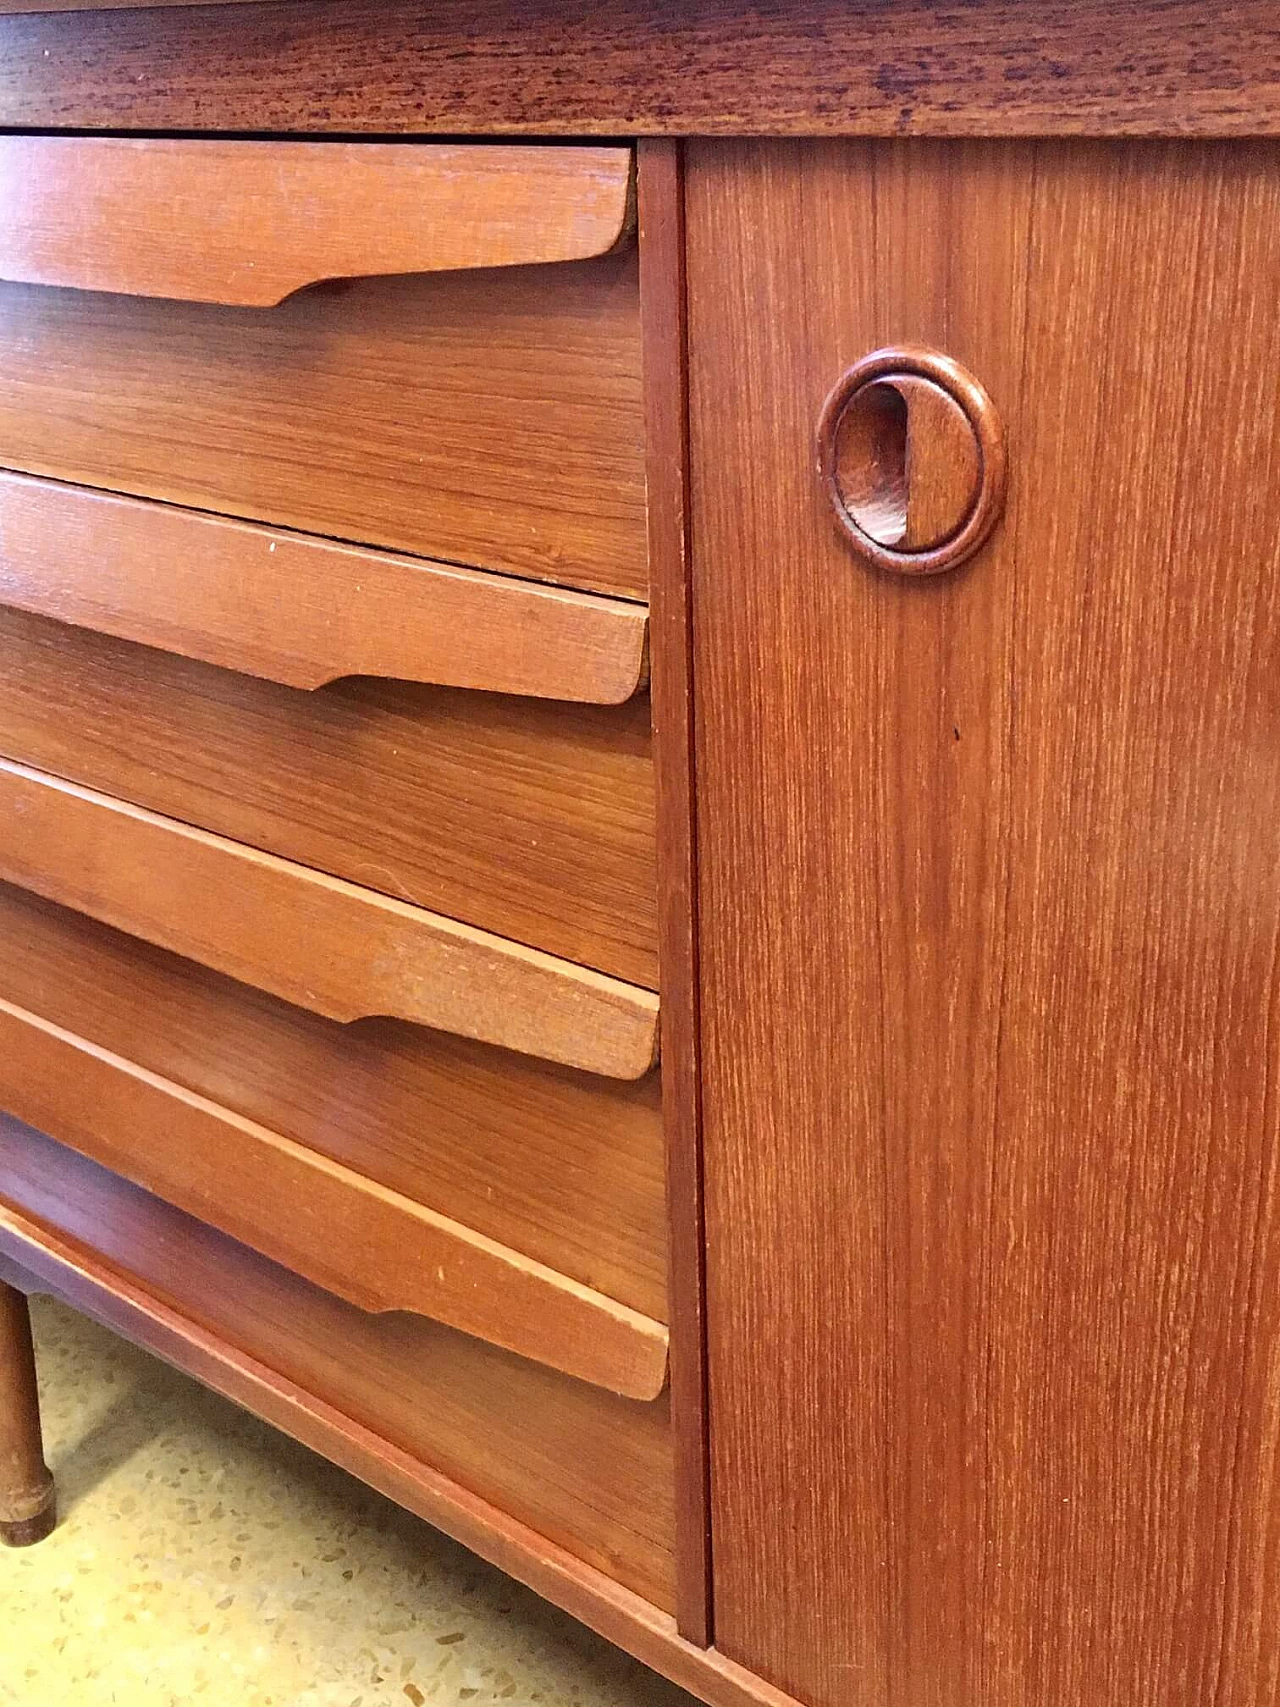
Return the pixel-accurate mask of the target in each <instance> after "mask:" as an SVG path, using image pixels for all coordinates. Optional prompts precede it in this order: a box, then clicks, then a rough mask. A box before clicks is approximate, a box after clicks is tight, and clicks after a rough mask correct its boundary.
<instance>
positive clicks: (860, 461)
mask: <svg viewBox="0 0 1280 1707" xmlns="http://www.w3.org/2000/svg"><path fill="white" fill-rule="evenodd" d="M818 458H819V466H820V469H821V472H822V478H823V481H824V483H825V485H826V488H827V494H828V496H829V497H830V499H831V503H832V506H833V507H834V509H835V512H836V516H837V518H838V519H839V521H840V525H841V527H842V528H843V529H844V532H845V534H846V535H847V537H848V538H849V540H850V541H851V542H852V544H853V546H854V548H855V549H856V550H857V551H858V552H859V553H861V555H862V556H863V557H865V558H866V559H867V560H868V561H869V562H871V563H874V564H875V565H876V566H877V567H878V568H881V569H893V570H895V571H896V572H897V573H898V574H903V575H936V574H938V573H939V571H941V570H943V569H954V568H956V567H957V565H958V564H961V563H963V562H964V561H965V559H966V558H967V557H971V556H972V555H973V553H974V552H975V551H976V550H977V549H978V547H979V546H980V545H981V544H982V543H983V541H984V540H985V539H986V538H987V536H988V534H989V533H990V532H991V530H992V528H993V527H994V526H995V524H996V522H997V520H998V519H999V516H1000V511H1001V508H1002V507H1003V504H1004V487H1005V454H1004V430H1003V428H1002V427H1001V425H1000V420H999V417H998V416H997V414H996V411H995V406H994V404H993V403H992V401H991V399H990V398H989V397H988V396H987V394H986V392H985V391H984V390H983V388H982V386H981V385H979V383H978V381H977V380H976V379H975V378H974V377H973V375H972V374H970V373H968V372H966V371H965V369H964V368H962V367H961V366H960V364H959V362H954V361H952V360H951V358H950V357H949V356H944V355H940V354H939V353H938V352H937V351H936V350H925V349H917V348H914V347H909V346H904V347H903V348H900V349H890V350H877V351H876V352H875V354H874V355H870V356H864V357H863V359H862V360H861V361H860V362H855V363H854V365H853V366H852V367H851V368H850V369H849V371H848V372H847V373H846V374H845V375H844V377H843V378H842V379H841V380H840V382H839V383H838V384H837V386H836V387H835V389H834V390H833V391H832V393H831V395H830V396H829V397H828V398H827V401H826V403H825V404H824V405H823V409H822V418H821V420H820V421H819V423H818Z"/></svg>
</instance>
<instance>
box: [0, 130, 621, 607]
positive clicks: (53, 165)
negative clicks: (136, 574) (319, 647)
mask: <svg viewBox="0 0 1280 1707" xmlns="http://www.w3.org/2000/svg"><path fill="white" fill-rule="evenodd" d="M629 169H630V162H629V156H628V154H627V151H626V150H620V149H582V150H577V149H554V148H552V149H541V148H538V149H528V148H520V147H505V146H498V147H483V146H462V147H438V146H437V145H434V144H431V145H417V144H414V145H395V146H392V145H385V146H382V145H370V144H350V145H346V144H324V143H314V144H308V143H280V144H269V143H254V142H244V143H220V142H186V143H179V142H161V141H145V142H137V141H135V142H128V143H121V142H120V141H119V140H115V139H109V138H93V139H47V138H5V139H0V170H3V171H4V172H5V174H6V177H5V181H6V190H8V185H9V183H10V182H11V181H12V183H13V184H15V185H16V186H18V189H17V190H16V191H15V193H14V195H13V196H12V197H9V196H8V194H7V195H6V202H5V209H4V213H3V216H2V217H0V277H3V278H4V279H6V280H7V281H8V282H5V283H4V284H0V364H2V367H3V371H4V374H5V385H4V387H3V388H2V391H0V464H3V465H6V466H8V467H10V468H14V469H19V470H22V471H26V472H29V473H37V474H42V475H52V476H56V477H58V478H61V479H66V480H71V481H76V482H79V483H82V484H85V485H90V486H99V487H105V488H109V489H113V490H118V491H122V492H130V493H136V494H140V495H144V496H150V497H153V498H163V499H168V500H172V501H175V502H178V503H181V504H186V505H189V506H192V507H194V508H197V509H203V510H210V511H217V512H225V513H228V514H231V515H236V516H242V517H246V518H250V519H256V520H260V521H266V522H273V523H277V524H281V525H284V526H288V527H293V528H298V529H302V530H305V531H308V532H314V533H318V534H323V535H328V536H331V537H333V538H337V539H343V540H352V541H361V542H368V543H372V544H377V545H382V546H389V547H392V548H395V549H397V550H400V551H405V552H410V553H414V554H417V555H423V556H427V557H431V558H442V559H444V560H446V561H449V562H457V563H461V564H469V565H474V566H478V567H481V568H491V569H498V570H503V571H507V572H510V573H513V574H517V575H525V576H530V577H533V578H538V579H545V580H553V581H563V582H565V583H567V584H571V585H575V586H581V587H586V588H596V589H603V590H605V591H610V592H621V593H624V594H627V595H633V596H639V597H643V596H644V592H645V588H646V585H647V573H646V559H645V517H644V474H643V432H642V425H641V400H640V361H639V328H638V307H637V281H636V258H635V250H634V244H629V243H627V244H624V245H623V246H622V247H620V248H614V247H613V245H614V244H615V243H616V242H617V240H618V238H619V237H620V236H621V235H622V232H623V229H624V224H625V219H626V210H627V185H628V174H629ZM158 186H159V187H158ZM298 186H301V188H299V187H298ZM153 194H154V195H155V196H157V197H159V198H161V199H160V200H159V201H158V202H157V203H155V204H153V202H152V201H151V199H150V198H151V197H152V195H153ZM304 194H305V196H309V197H312V198H313V201H314V203H315V208H316V212H315V216H314V217H313V218H309V219H308V220H306V221H299V220H297V219H296V218H295V217H291V216H290V215H289V212H288V210H289V209H290V208H291V207H294V206H295V205H298V199H299V197H302V196H304ZM316 198H318V199H316ZM156 205H159V206H167V207H168V209H169V210H170V211H171V212H172V214H173V217H171V218H169V219H167V220H162V219H158V218H156V217H155V206H156ZM326 207H327V208H329V209H330V210H331V211H333V212H335V213H336V211H337V210H341V215H342V217H341V218H337V217H326V215H325V209H326ZM352 207H359V208H360V209H361V210H362V212H363V213H364V214H365V215H366V217H363V218H358V219H354V220H353V219H352V218H351V217H350V213H351V209H352ZM188 215H189V216H190V218H189V220H188V222H187V223H184V219H185V218H186V217H187V216H188ZM604 251H609V252H608V253H605V252H604ZM592 254H594V255H595V256H596V258H595V259H586V260H582V259H575V258H574V257H578V256H583V255H592ZM538 263H541V264H538ZM382 275H396V276H382ZM317 281H328V282H317ZM335 281H336V282H335ZM290 292H292V294H288V293H290ZM201 297H203V298H205V299H212V300H190V299H192V298H201ZM282 297H283V298H284V300H281V298H282ZM176 298H186V299H187V300H175V299H176ZM263 303H270V304H272V305H271V306H262V304H263Z"/></svg>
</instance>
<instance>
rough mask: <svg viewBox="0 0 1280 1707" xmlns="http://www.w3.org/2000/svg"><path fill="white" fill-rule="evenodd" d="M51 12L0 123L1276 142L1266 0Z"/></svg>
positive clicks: (525, 1) (23, 58) (7, 47)
mask: <svg viewBox="0 0 1280 1707" xmlns="http://www.w3.org/2000/svg"><path fill="white" fill-rule="evenodd" d="M48 5H49V0H3V3H0V14H8V15H7V16H5V15H0V127H19V128H27V127H29V128H35V129H51V128H63V129H108V130H110V129H119V128H128V129H143V130H219V131H230V132H258V133H261V132H275V133H280V132H293V133H299V132H312V133H323V132H330V133H345V134H348V135H358V134H371V133H380V134H383V135H413V134H418V135H428V134H435V135H456V136H466V135H481V134H487V135H524V136H579V137H586V136H628V135H731V134H744V135H763V134H773V135H779V136H797V135H806V134H812V135H894V134H897V135H932V136H957V135H975V136H1046V135H1064V136H1074V135H1116V136H1177V135H1200V136H1224V137H1225V136H1260V135H1276V134H1280V7H1277V6H1276V5H1275V3H1274V0H1223V3H1222V4H1220V5H1216V6H1213V7H1210V6H1208V5H1207V4H1205V0H1145V3H1143V4H1116V3H1115V0H966V3H964V4H952V5H940V4H938V3H937V0H754V3H749V0H681V3H678V4H677V3H675V0H614V3H613V4H611V5H609V6H594V7H584V6H582V5H580V4H573V3H571V0H436V3H434V4H432V5H431V6H422V5H419V4H411V3H409V0H236V3H231V4H228V3H226V0H223V3H222V4H210V5H200V4H191V3H179V4H170V5H167V6H152V7H147V6H140V5H138V4H137V0H126V3H125V4H123V5H122V4H120V3H119V0H117V3H116V4H113V5H110V6H107V7H105V8H87V7H85V6H83V4H81V3H80V0H70V4H69V5H68V4H66V0H64V4H63V7H62V9H60V10H57V11H50V10H48V9H46V8H47V7H48ZM37 8H39V9H37ZM516 70H518V74H513V72H514V71H516Z"/></svg>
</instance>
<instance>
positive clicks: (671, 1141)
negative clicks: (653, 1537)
mask: <svg viewBox="0 0 1280 1707" xmlns="http://www.w3.org/2000/svg"><path fill="white" fill-rule="evenodd" d="M636 192H637V203H638V209H637V211H638V218H639V226H640V312H641V324H642V328H643V339H644V377H645V425H646V436H647V443H648V447H649V465H648V474H649V482H648V484H649V563H650V575H651V579H652V584H653V592H652V597H653V611H654V623H655V634H656V640H657V644H656V646H655V649H654V679H653V721H654V761H655V767H656V772H657V784H658V846H659V855H660V865H661V871H662V888H661V911H660V915H659V932H660V937H659V942H660V953H661V966H662V980H661V987H662V1015H661V1022H660V1023H661V1031H662V1117H663V1129H664V1132H665V1136H666V1151H667V1205H668V1219H669V1222H670V1233H669V1249H670V1253H671V1259H670V1266H671V1282H670V1308H669V1315H670V1320H671V1423H672V1431H673V1449H674V1453H675V1471H676V1490H677V1492H676V1621H677V1624H678V1626H679V1629H680V1633H681V1635H682V1636H684V1637H685V1638H686V1639H687V1640H689V1641H691V1642H696V1643H698V1644H700V1645H701V1646H703V1647H705V1646H707V1645H708V1644H709V1643H710V1641H711V1636H712V1630H711V1513H710V1494H709V1489H708V1485H707V1477H708V1447H707V1410H706V1327H705V1321H704V1313H703V1285H704V1276H703V1212H702V1154H701V1111H700V1089H699V1041H698V988H697V984H698V967H697V882H696V849H695V836H694V774H693V683H692V679H691V664H692V636H691V633H690V622H691V616H692V610H691V597H690V595H691V588H690V581H689V536H688V515H689V504H688V481H689V465H688V449H689V447H688V417H687V377H688V349H687V343H686V328H685V278H684V191H683V184H682V177H681V162H680V154H679V148H678V146H677V145H676V144H674V143H671V142H667V141H665V140H664V139H661V138H658V139H654V140H651V141H645V142H642V143H641V144H640V147H639V150H638V153H637V161H636Z"/></svg>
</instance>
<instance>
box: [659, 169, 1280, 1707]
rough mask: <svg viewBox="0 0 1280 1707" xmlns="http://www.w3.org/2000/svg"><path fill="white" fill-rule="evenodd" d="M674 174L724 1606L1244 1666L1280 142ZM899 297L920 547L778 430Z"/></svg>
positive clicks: (829, 1647)
mask: <svg viewBox="0 0 1280 1707" xmlns="http://www.w3.org/2000/svg"><path fill="white" fill-rule="evenodd" d="M688 220H689V281H690V338H691V349H692V373H691V411H692V415H691V419H692V444H693V467H694V492H693V539H694V585H695V640H696V645H695V663H696V671H697V674H696V680H697V682H698V689H699V692H698V711H697V731H698V766H699V784H700V806H699V824H698V836H699V871H700V882H701V896H700V906H701V919H702V942H701V952H702V957H703V999H704V1050H705V1064H706V1072H705V1099H706V1101H705V1134H706V1136H705V1142H706V1187H707V1218H708V1248H709V1253H710V1255H709V1272H708V1317H709V1342H710V1374H711V1405H712V1409H711V1415H712V1419H713V1428H712V1488H713V1507H712V1509H713V1518H714V1540H715V1591H716V1634H717V1643H718V1645H719V1646H720V1647H721V1648H722V1649H723V1650H724V1651H725V1652H727V1653H729V1654H731V1655H732V1656H733V1657H734V1658H735V1659H738V1660H742V1661H745V1662H746V1663H749V1664H752V1665H754V1666H756V1667H757V1668H758V1669H759V1670H760V1671H761V1672H763V1673H764V1675H765V1676H766V1677H768V1678H769V1679H770V1680H771V1681H773V1682H774V1683H776V1684H778V1685H779V1686H781V1687H784V1688H786V1689H789V1690H791V1691H792V1692H793V1693H795V1694H796V1695H798V1696H800V1697H801V1698H803V1699H805V1700H806V1701H809V1702H812V1703H815V1704H816V1707H853V1704H856V1703H862V1702H866V1703H874V1704H876V1707H882V1704H883V1703H885V1702H891V1703H893V1704H895V1707H955V1704H956V1703H960V1702H981V1703H982V1707H1031V1703H1033V1702H1034V1703H1039V1702H1043V1701H1050V1700H1051V1701H1062V1702H1070V1703H1071V1704H1072V1707H1113V1704H1114V1703H1117V1702H1124V1703H1125V1704H1126V1707H1202V1704H1203V1703H1206V1702H1209V1701H1215V1702H1217V1703H1218V1704H1219V1707H1221V1704H1222V1703H1224V1702H1229V1703H1231V1707H1270V1703H1272V1702H1273V1701H1274V1699H1275V1692H1276V1687H1277V1681H1278V1679H1280V1638H1278V1636H1277V1626H1276V1624H1275V1620H1274V1608H1275V1606H1276V1604H1277V1595H1278V1594H1280V1497H1278V1491H1277V1479H1276V1470H1277V1455H1278V1453H1280V1416H1278V1415H1277V1411H1276V1406H1275V1402H1274V1394H1275V1391H1276V1382H1277V1379H1280V1302H1278V1301H1277V1300H1278V1299H1280V1294H1278V1293H1277V1290H1276V1286H1275V1276H1276V1268H1277V1263H1278V1262H1280V1229H1278V1228H1277V1224H1276V1215H1277V1207H1278V1206H1280V1197H1278V1196H1277V1190H1276V1178H1275V1170H1276V1163H1277V1156H1278V1154H1280V1150H1278V1148H1277V1142H1276V1140H1277V1120H1276V1100H1275V1091H1274V1084H1273V1080H1274V1075H1275V1071H1276V1063H1275V1026H1276V1023H1277V1017H1278V1016H1277V1013H1276V1004H1277V999H1278V985H1277V978H1276V965H1275V957H1276V952H1277V946H1278V944H1280V876H1278V875H1277V871H1278V865H1277V860H1276V855H1275V831H1274V826H1275V823H1276V820H1277V809H1278V808H1280V759H1278V757H1277V755H1278V754H1280V686H1278V685H1277V684H1280V655H1278V654H1280V576H1278V575H1277V573H1276V570H1277V568H1278V567H1280V564H1277V549H1276V535H1275V528H1274V517H1275V515H1276V514H1277V512H1278V511H1280V433H1278V432H1277V400H1276V392H1275V381H1274V376H1275V373H1276V371H1277V366H1278V364H1280V314H1278V313H1277V311H1276V303H1277V301H1278V300H1280V152H1278V151H1277V150H1276V149H1274V148H1273V147H1269V146H1256V147H1252V148H1240V149H1236V150H1227V149H1221V148H1215V147H1208V146H1192V145H1168V146H1143V147H1129V148H1126V149H1118V148H1108V147H1105V146H1099V145H1086V144H1081V145H1071V144H1042V145H1030V144H1029V145H1024V146H1019V147H1016V148H1015V147H1011V146H1000V147H996V146H986V145H981V144H967V145H963V146H959V145H957V146H952V147H945V146H939V145H931V144H906V143H904V144H857V143H851V144H843V145H840V144H833V145H822V144H813V145H803V144H802V145H788V144H767V145H752V144H726V145H716V144H699V145H693V146H691V149H690V156H689V173H688ZM899 341H911V342H924V343H929V344H934V345H937V346H938V347H940V348H941V349H943V350H945V351H946V352H947V353H949V354H950V355H952V356H954V357H956V358H958V359H959V360H960V361H961V362H963V363H964V364H965V365H966V366H968V367H969V368H970V369H971V370H972V371H973V372H974V373H975V374H976V375H977V376H978V377H979V378H980V379H981V380H982V382H983V383H984V385H986V386H987V387H988V389H989V390H990V392H991V394H992V397H993V398H994V400H995V403H996V406H997V408H998V409H999V410H1000V411H1001V412H1002V414H1003V416H1004V418H1005V421H1006V424H1007V426H1008V431H1009V444H1010V454H1011V492H1010V504H1009V511H1008V514H1007V516H1006V518H1005V520H1004V522H1003V523H1002V524H1001V527H1000V528H999V529H998V531H997V533H996V535H995V536H994V538H993V540H992V542H991V543H990V544H989V545H988V546H987V547H986V548H985V549H984V550H983V551H982V552H981V553H980V554H979V556H978V557H977V558H976V559H975V560H974V561H973V562H972V563H971V564H970V565H969V566H968V567H966V568H965V569H964V570H962V571H960V572H959V573H958V574H956V575H953V576H950V577H946V576H944V577H940V578H939V579H938V580H936V581H933V582H929V583H918V582H909V581H904V580H901V579H897V578H894V577H891V576H885V577H880V576H878V575H877V574H875V573H874V572H872V571H869V570H868V569H866V568H865V567H863V566H862V565H860V563H859V562H858V561H857V559H856V558H855V557H854V556H853V555H852V554H851V553H850V552H849V551H848V550H847V549H846V548H845V546H844V545H843V544H842V543H841V541H840V538H839V536H838V534H837V532H836V529H835V524H834V521H833V519H832V517H831V515H830V512H829V511H828V510H827V509H826V508H825V499H824V498H823V496H822V494H821V491H820V489H819V486H818V482H817V480H816V478H815V475H814V467H813V461H814V458H813V438H812V435H813V426H814V422H815V421H816V418H817V413H818V410H819V408H820V406H821V402H822V399H823V396H824V394H825V391H826V389H827V388H828V387H829V386H830V385H831V383H832V382H833V381H834V379H835V378H836V377H837V376H838V375H839V373H840V372H841V371H842V370H843V368H844V367H845V366H847V365H848V363H849V362H851V361H852V360H854V359H856V358H857V357H858V356H860V355H862V354H864V353H865V352H867V351H869V350H871V349H873V348H875V347H876V346H877V345H881V344H885V343H889V342H899ZM781 1513H786V1514H787V1515H786V1520H785V1521H782V1520H780V1514H781Z"/></svg>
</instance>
